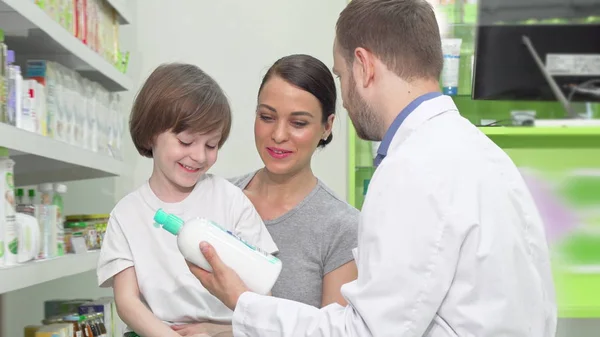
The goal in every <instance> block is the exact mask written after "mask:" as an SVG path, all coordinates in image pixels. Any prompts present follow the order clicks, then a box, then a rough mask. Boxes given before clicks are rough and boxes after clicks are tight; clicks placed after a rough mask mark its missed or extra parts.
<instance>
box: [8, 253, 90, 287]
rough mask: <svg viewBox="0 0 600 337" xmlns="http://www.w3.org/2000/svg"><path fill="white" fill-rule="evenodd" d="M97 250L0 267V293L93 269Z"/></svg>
mask: <svg viewBox="0 0 600 337" xmlns="http://www.w3.org/2000/svg"><path fill="white" fill-rule="evenodd" d="M99 254H100V253H99V252H98V251H92V252H87V253H81V254H68V255H65V256H61V257H56V258H51V259H46V260H40V261H31V262H28V263H24V264H19V265H15V266H10V267H0V294H3V293H7V292H11V291H15V290H18V289H23V288H27V287H31V286H33V285H36V284H40V283H44V282H48V281H52V280H56V279H59V278H63V277H67V276H71V275H76V274H80V273H84V272H86V271H90V270H95V269H96V265H97V262H98V256H99Z"/></svg>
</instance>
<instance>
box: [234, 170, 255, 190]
mask: <svg viewBox="0 0 600 337" xmlns="http://www.w3.org/2000/svg"><path fill="white" fill-rule="evenodd" d="M256 172H257V171H252V172H248V173H246V174H243V175H241V176H236V177H232V178H227V180H228V181H229V182H230V183H232V184H234V185H235V186H237V187H239V188H241V189H244V188H246V186H248V184H249V183H250V181H251V180H252V178H254V176H255V175H256Z"/></svg>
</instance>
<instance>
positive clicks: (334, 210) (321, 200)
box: [305, 180, 360, 228]
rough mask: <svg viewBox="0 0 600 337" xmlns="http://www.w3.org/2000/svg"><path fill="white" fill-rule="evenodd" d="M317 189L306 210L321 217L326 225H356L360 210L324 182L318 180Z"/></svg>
mask: <svg viewBox="0 0 600 337" xmlns="http://www.w3.org/2000/svg"><path fill="white" fill-rule="evenodd" d="M317 184H318V185H317V191H316V193H315V195H314V196H313V197H312V198H311V200H310V202H309V205H306V206H308V207H306V208H305V212H309V213H310V214H312V216H313V217H314V216H317V217H320V218H321V219H320V221H321V223H323V224H325V226H326V227H329V226H333V227H338V228H339V227H340V226H350V227H356V226H357V225H358V219H359V217H360V211H359V210H357V209H356V208H354V207H352V205H350V204H348V203H347V202H346V201H345V200H343V199H342V198H340V197H339V196H338V195H337V194H336V193H335V192H334V191H333V190H332V189H331V188H329V187H328V186H327V185H326V184H325V183H324V182H322V181H321V180H318V183H317Z"/></svg>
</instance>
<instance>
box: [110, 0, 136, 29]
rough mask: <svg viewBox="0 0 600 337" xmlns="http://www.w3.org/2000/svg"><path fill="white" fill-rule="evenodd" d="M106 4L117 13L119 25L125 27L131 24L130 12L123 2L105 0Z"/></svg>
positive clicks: (120, 0)
mask: <svg viewBox="0 0 600 337" xmlns="http://www.w3.org/2000/svg"><path fill="white" fill-rule="evenodd" d="M107 2H108V4H109V5H110V6H111V7H112V8H114V9H115V11H116V12H117V15H118V16H119V23H120V24H122V25H126V24H130V23H131V22H132V16H131V12H130V11H129V8H127V5H126V3H125V1H124V0H107Z"/></svg>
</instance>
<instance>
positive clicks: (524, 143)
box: [479, 126, 600, 149]
mask: <svg viewBox="0 0 600 337" xmlns="http://www.w3.org/2000/svg"><path fill="white" fill-rule="evenodd" d="M479 129H480V130H481V131H482V132H483V133H485V134H486V135H487V136H488V137H489V138H490V139H491V140H492V141H494V142H495V143H496V144H497V145H498V146H500V147H501V148H503V149H525V148H529V149H570V148H572V149H600V126H580V127H579V126H568V127H554V126H539V127H527V126H495V127H480V128H479Z"/></svg>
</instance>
